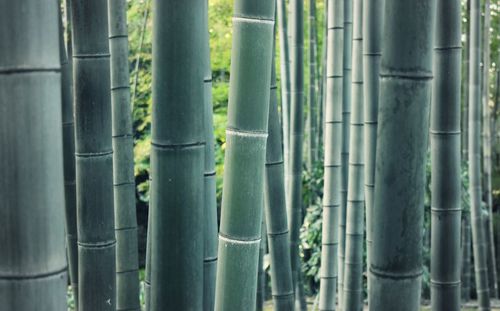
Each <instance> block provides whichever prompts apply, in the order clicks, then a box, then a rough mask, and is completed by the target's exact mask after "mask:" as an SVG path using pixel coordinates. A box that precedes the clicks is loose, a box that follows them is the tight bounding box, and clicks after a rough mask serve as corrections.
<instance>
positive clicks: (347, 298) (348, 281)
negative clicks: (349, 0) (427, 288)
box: [341, 0, 365, 311]
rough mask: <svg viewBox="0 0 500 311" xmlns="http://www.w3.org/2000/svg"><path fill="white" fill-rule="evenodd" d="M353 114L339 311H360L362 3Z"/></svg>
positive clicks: (357, 7) (356, 8)
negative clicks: (341, 291)
mask: <svg viewBox="0 0 500 311" xmlns="http://www.w3.org/2000/svg"><path fill="white" fill-rule="evenodd" d="M353 2H354V3H353V16H354V17H353V21H354V24H353V38H352V82H351V83H352V87H351V99H352V103H351V104H352V106H351V109H352V115H351V120H350V123H351V130H350V138H349V139H350V143H349V146H350V147H349V148H350V150H349V182H348V183H349V185H348V193H347V211H346V232H345V246H346V249H345V262H344V282H343V289H342V290H343V297H342V303H343V305H342V306H341V310H352V311H361V310H362V309H363V244H364V243H363V242H364V229H365V228H364V208H365V196H364V166H365V164H364V131H363V130H364V128H363V123H364V115H363V104H364V94H363V0H354V1H353Z"/></svg>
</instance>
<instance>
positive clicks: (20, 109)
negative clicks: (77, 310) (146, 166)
mask: <svg viewBox="0 0 500 311" xmlns="http://www.w3.org/2000/svg"><path fill="white" fill-rule="evenodd" d="M58 8H59V7H58V5H57V3H56V1H47V0H44V1H40V0H28V1H22V2H21V1H19V2H11V1H6V0H1V1H0V17H1V18H0V27H1V29H2V30H3V31H2V32H0V107H2V108H1V114H0V133H1V135H0V143H1V144H2V146H9V147H8V148H6V147H2V148H1V149H0V169H1V171H2V179H1V181H0V186H1V187H0V197H1V198H2V203H1V204H0V228H1V229H0V230H1V233H0V245H2V256H0V305H1V308H2V309H5V310H20V311H31V310H35V309H36V310H55V311H63V310H66V287H67V274H66V271H67V265H66V254H65V249H64V239H65V235H64V182H63V181H64V176H63V145H62V144H63V135H62V118H61V72H60V71H61V59H60V53H59V51H60V49H61V50H63V48H60V45H59V43H60V40H59V31H60V28H59V27H60V19H59V17H60V16H59V15H60V14H59V9H58ZM6 30H8V31H6ZM63 47H64V46H63ZM63 54H64V53H63ZM61 56H62V58H63V59H64V57H65V56H64V55H61ZM65 66H67V63H66V64H65Z"/></svg>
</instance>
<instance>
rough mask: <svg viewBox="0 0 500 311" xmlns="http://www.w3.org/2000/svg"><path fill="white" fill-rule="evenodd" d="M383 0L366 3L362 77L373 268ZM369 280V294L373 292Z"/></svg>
mask: <svg viewBox="0 0 500 311" xmlns="http://www.w3.org/2000/svg"><path fill="white" fill-rule="evenodd" d="M383 15H384V0H372V1H366V2H365V4H364V6H363V80H364V84H363V86H364V89H363V92H364V100H365V109H364V119H365V120H364V123H365V124H364V130H365V150H364V153H365V175H364V177H365V202H366V267H367V270H369V269H370V264H371V254H372V241H373V225H372V223H373V221H372V220H373V194H374V189H375V155H376V150H377V127H378V120H377V118H378V106H379V94H380V89H379V75H380V60H381V58H382V25H383ZM369 287H370V282H368V295H369V294H370V290H369Z"/></svg>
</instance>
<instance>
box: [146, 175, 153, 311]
mask: <svg viewBox="0 0 500 311" xmlns="http://www.w3.org/2000/svg"><path fill="white" fill-rule="evenodd" d="M150 176H151V175H150ZM151 184H152V180H151V179H150V180H149V189H152V187H151ZM151 194H152V193H151V191H150V194H149V200H150V201H151ZM152 221H153V211H152V209H151V206H150V207H149V212H148V230H147V241H146V269H145V270H146V271H145V273H144V309H145V310H146V311H150V310H151V244H152V241H151V240H152V228H153V225H152Z"/></svg>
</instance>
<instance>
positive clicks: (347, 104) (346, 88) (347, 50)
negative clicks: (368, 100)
mask: <svg viewBox="0 0 500 311" xmlns="http://www.w3.org/2000/svg"><path fill="white" fill-rule="evenodd" d="M352 2H353V0H344V43H343V46H344V53H343V54H342V55H343V58H344V62H343V64H344V69H343V70H344V78H343V87H342V88H343V94H344V95H343V98H342V153H341V159H342V168H341V171H342V173H341V176H342V177H341V184H340V195H341V197H340V198H341V201H340V214H339V251H338V257H339V259H338V273H339V278H338V287H339V306H342V305H343V304H342V295H343V290H342V288H343V282H344V257H345V227H346V223H345V222H346V214H347V213H346V209H347V186H348V184H349V131H350V128H349V127H350V118H351V74H352V73H351V71H352V69H351V65H352V64H351V62H352Z"/></svg>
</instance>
